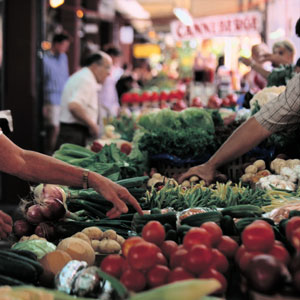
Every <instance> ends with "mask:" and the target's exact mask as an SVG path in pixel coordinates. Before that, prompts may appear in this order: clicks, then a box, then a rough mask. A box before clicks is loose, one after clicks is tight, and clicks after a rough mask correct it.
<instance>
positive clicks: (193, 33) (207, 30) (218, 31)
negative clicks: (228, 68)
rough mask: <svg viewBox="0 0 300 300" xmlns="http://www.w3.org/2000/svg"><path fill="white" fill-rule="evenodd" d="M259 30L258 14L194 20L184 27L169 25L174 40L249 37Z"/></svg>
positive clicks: (176, 22) (259, 16)
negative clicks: (190, 24) (191, 23)
mask: <svg viewBox="0 0 300 300" xmlns="http://www.w3.org/2000/svg"><path fill="white" fill-rule="evenodd" d="M261 30H262V17H261V14H260V13H259V12H247V13H239V14H231V15H219V16H213V17H205V18H199V19H194V24H193V25H192V26H186V25H184V24H183V23H181V22H180V21H174V22H172V23H171V33H172V35H173V37H174V38H175V39H176V40H189V39H192V38H212V37H216V36H241V35H251V34H257V33H260V32H261Z"/></svg>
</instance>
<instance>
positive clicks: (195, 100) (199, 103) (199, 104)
mask: <svg viewBox="0 0 300 300" xmlns="http://www.w3.org/2000/svg"><path fill="white" fill-rule="evenodd" d="M191 106H192V107H203V103H202V101H201V98H200V97H195V98H193V100H192V105H191Z"/></svg>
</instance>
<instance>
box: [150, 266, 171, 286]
mask: <svg viewBox="0 0 300 300" xmlns="http://www.w3.org/2000/svg"><path fill="white" fill-rule="evenodd" d="M169 273H170V269H169V268H168V267H167V266H162V265H156V266H154V267H152V268H151V269H150V270H149V271H148V272H147V276H146V277H147V282H148V284H149V285H150V287H157V286H160V285H163V284H165V283H167V280H168V275H169Z"/></svg>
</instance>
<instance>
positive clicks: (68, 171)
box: [0, 134, 142, 218]
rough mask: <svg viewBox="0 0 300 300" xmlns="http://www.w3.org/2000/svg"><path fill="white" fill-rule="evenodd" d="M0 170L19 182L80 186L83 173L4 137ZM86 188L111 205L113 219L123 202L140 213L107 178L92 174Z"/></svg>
mask: <svg viewBox="0 0 300 300" xmlns="http://www.w3.org/2000/svg"><path fill="white" fill-rule="evenodd" d="M0 170H1V171H3V172H6V173H8V174H11V175H15V176H17V177H19V178H21V179H24V180H28V181H33V182H43V183H53V184H61V185H67V186H76V187H82V182H83V172H84V170H83V169H81V168H78V167H74V166H72V165H69V164H67V163H64V162H62V161H60V160H58V159H55V158H53V157H50V156H47V155H44V154H41V153H38V152H34V151H28V150H24V149H22V148H20V147H18V146H17V145H15V144H14V143H13V142H12V141H11V140H9V139H8V138H7V137H6V136H5V135H4V134H1V135H0ZM88 184H89V187H92V188H94V189H95V190H96V191H97V192H98V193H101V194H102V195H103V197H105V198H106V200H108V201H110V202H112V203H113V205H114V207H113V208H112V210H111V211H109V212H108V214H107V215H108V216H109V217H111V218H113V217H117V216H119V215H120V214H121V213H126V212H127V211H128V208H127V205H126V203H129V204H131V205H133V207H134V208H135V209H136V210H137V211H138V212H139V213H140V214H142V210H141V207H140V205H139V204H138V202H137V200H136V199H135V198H134V197H133V196H132V195H131V194H130V193H129V192H128V190H127V189H125V188H123V187H122V186H120V185H118V184H116V183H114V182H112V181H111V180H109V179H108V178H105V177H103V176H101V175H100V174H97V173H95V172H90V173H89V175H88Z"/></svg>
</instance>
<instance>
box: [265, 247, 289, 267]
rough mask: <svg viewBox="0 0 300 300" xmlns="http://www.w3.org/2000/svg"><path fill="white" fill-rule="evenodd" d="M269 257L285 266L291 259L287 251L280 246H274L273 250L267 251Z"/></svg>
mask: <svg viewBox="0 0 300 300" xmlns="http://www.w3.org/2000/svg"><path fill="white" fill-rule="evenodd" d="M269 254H270V255H273V256H274V257H275V258H277V259H278V260H279V261H281V262H282V263H284V264H285V265H286V266H287V265H288V264H289V263H290V260H291V257H290V254H289V253H288V251H287V250H286V249H285V248H284V247H283V246H281V245H278V244H274V246H273V248H272V249H271V250H270V251H269Z"/></svg>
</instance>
